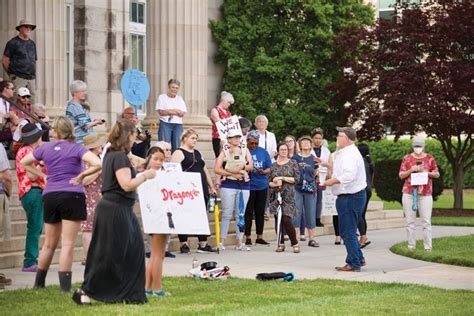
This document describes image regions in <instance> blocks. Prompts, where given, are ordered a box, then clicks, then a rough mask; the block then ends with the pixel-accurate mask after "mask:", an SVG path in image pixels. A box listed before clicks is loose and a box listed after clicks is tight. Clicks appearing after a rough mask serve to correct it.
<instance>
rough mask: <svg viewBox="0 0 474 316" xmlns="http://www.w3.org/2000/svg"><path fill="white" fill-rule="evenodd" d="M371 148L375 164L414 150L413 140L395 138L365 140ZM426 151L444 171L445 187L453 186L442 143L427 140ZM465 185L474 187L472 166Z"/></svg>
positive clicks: (331, 148) (334, 145)
mask: <svg viewBox="0 0 474 316" xmlns="http://www.w3.org/2000/svg"><path fill="white" fill-rule="evenodd" d="M365 143H366V144H367V145H369V148H370V157H371V158H372V161H373V163H374V164H376V163H377V162H379V161H382V160H391V159H402V158H403V156H405V155H406V154H409V153H411V152H412V149H411V140H409V139H400V140H398V141H396V142H394V141H393V140H388V139H386V140H381V141H377V142H365ZM329 149H330V150H331V152H333V151H334V150H335V149H336V144H335V143H334V142H331V143H330V144H329ZM426 152H427V153H429V154H430V155H432V156H433V157H434V158H435V160H436V163H437V164H438V167H439V168H440V169H442V170H443V171H444V174H443V184H444V187H445V188H452V187H453V170H452V168H451V165H450V163H449V162H448V160H447V159H446V156H445V155H444V153H443V149H442V148H441V144H440V142H439V141H437V140H435V139H427V140H426ZM464 187H465V188H466V189H469V188H471V189H472V188H474V168H471V169H470V170H469V171H468V172H467V173H466V174H465V176H464Z"/></svg>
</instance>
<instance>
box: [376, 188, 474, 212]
mask: <svg viewBox="0 0 474 316" xmlns="http://www.w3.org/2000/svg"><path fill="white" fill-rule="evenodd" d="M371 200H372V201H380V198H379V197H378V196H377V193H376V192H375V191H374V192H373V194H372V198H371ZM453 201H454V198H453V191H452V190H444V191H443V194H441V196H439V197H438V200H437V201H434V203H433V208H452V207H453ZM464 208H474V190H465V191H464ZM384 209H385V210H401V209H402V205H401V204H400V203H398V202H385V201H384Z"/></svg>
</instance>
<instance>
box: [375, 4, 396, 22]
mask: <svg viewBox="0 0 474 316" xmlns="http://www.w3.org/2000/svg"><path fill="white" fill-rule="evenodd" d="M395 1H396V0H380V1H379V7H378V17H379V18H380V19H386V20H390V19H392V18H393V17H394V15H395V9H394V5H395Z"/></svg>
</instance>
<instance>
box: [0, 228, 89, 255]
mask: <svg viewBox="0 0 474 316" xmlns="http://www.w3.org/2000/svg"><path fill="white" fill-rule="evenodd" d="M25 240H26V236H15V237H12V238H11V239H10V240H2V241H0V254H1V253H8V252H17V251H24V250H25ZM39 244H40V248H41V247H42V246H43V244H44V234H43V235H41V236H40V242H39ZM75 246H76V247H82V233H79V234H78V235H77V237H76V242H75ZM58 247H59V248H61V242H59V244H58Z"/></svg>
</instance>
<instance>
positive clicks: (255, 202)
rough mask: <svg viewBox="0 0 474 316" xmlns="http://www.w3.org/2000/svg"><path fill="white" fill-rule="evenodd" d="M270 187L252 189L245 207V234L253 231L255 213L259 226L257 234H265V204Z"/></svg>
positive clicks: (248, 234)
mask: <svg viewBox="0 0 474 316" xmlns="http://www.w3.org/2000/svg"><path fill="white" fill-rule="evenodd" d="M267 193H268V189H263V190H256V191H250V196H249V200H248V202H247V207H246V208H245V236H250V234H251V233H252V218H253V214H254V213H255V226H257V235H261V234H263V225H264V223H265V218H264V214H265V206H266V204H267Z"/></svg>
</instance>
